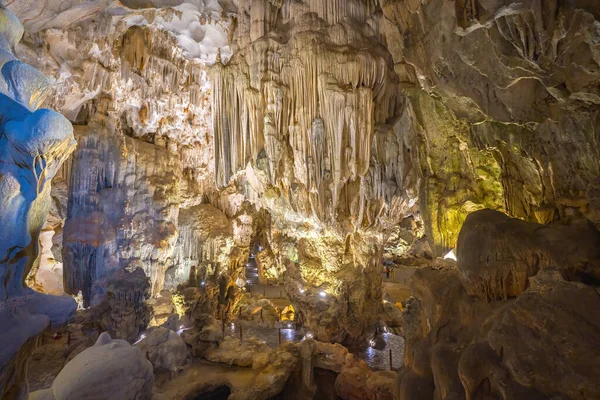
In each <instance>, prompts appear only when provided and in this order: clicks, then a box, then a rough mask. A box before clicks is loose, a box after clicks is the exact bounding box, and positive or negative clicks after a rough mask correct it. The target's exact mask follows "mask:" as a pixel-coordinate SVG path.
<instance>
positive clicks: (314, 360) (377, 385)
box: [300, 339, 396, 400]
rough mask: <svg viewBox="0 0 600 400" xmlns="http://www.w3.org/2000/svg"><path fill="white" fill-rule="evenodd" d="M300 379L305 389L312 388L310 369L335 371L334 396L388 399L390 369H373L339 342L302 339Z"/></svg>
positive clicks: (351, 399) (391, 383)
mask: <svg viewBox="0 0 600 400" xmlns="http://www.w3.org/2000/svg"><path fill="white" fill-rule="evenodd" d="M300 354H301V357H302V379H303V384H304V385H305V386H306V387H308V388H313V387H314V371H313V368H320V369H324V370H329V371H333V372H335V373H337V377H336V378H335V383H334V388H335V395H336V396H338V397H339V398H342V399H348V400H358V399H369V400H392V399H393V398H394V393H393V391H394V381H395V379H396V373H395V372H394V371H373V370H371V369H369V368H368V367H367V365H366V363H365V362H364V361H363V360H357V359H356V358H355V356H353V355H352V354H350V353H349V352H348V350H347V349H346V348H344V347H342V346H340V345H339V344H337V343H336V344H329V343H321V342H317V341H315V340H313V339H306V340H304V341H303V342H302V344H301V345H300Z"/></svg>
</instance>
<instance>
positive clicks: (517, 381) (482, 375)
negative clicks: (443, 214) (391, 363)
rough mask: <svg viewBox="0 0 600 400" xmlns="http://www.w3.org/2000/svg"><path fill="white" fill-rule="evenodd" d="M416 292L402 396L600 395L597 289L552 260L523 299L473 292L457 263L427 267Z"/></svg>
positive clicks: (516, 398)
mask: <svg viewBox="0 0 600 400" xmlns="http://www.w3.org/2000/svg"><path fill="white" fill-rule="evenodd" d="M413 293H414V296H415V297H414V299H413V300H411V301H410V302H409V303H408V304H407V308H406V311H405V312H404V321H405V326H404V331H405V340H406V341H405V343H406V349H405V360H404V362H405V366H404V367H403V369H402V370H401V371H400V373H399V374H398V386H397V389H396V398H397V399H398V400H409V399H415V398H419V399H432V398H443V399H461V398H467V399H477V398H501V399H511V400H521V399H523V400H525V399H528V400H532V399H540V400H541V399H547V398H549V397H552V396H555V397H552V398H557V399H559V398H560V399H562V398H570V399H580V400H584V399H592V398H597V397H598V396H599V391H600V385H599V384H598V382H600V379H599V376H598V371H597V368H595V367H594V366H593V365H592V364H593V363H594V361H593V360H595V359H597V358H598V357H600V353H599V350H598V349H599V348H600V347H599V344H600V324H599V323H598V321H599V320H600V297H599V296H598V290H597V288H595V287H592V286H589V285H586V284H583V283H580V282H568V281H566V280H564V278H563V273H562V271H561V270H559V269H558V268H545V269H543V270H541V271H540V272H538V273H537V275H535V276H534V277H531V278H529V279H528V285H527V289H526V290H525V291H524V292H523V293H521V294H520V295H519V296H518V297H517V298H516V299H508V300H499V301H491V302H488V301H487V300H486V301H482V300H481V299H479V298H477V297H474V296H470V295H469V293H468V292H467V290H466V288H465V287H464V286H463V282H461V279H460V278H459V273H458V271H457V270H449V269H442V270H436V269H433V268H424V269H421V270H419V271H418V272H417V273H415V275H414V282H413ZM482 396H483V397H482ZM486 396H487V397H486Z"/></svg>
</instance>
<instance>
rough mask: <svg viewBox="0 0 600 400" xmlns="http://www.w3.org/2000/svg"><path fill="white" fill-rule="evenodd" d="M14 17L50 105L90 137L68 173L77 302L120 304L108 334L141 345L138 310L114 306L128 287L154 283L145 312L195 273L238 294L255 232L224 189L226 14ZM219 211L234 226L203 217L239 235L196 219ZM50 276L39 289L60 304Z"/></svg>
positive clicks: (81, 5)
mask: <svg viewBox="0 0 600 400" xmlns="http://www.w3.org/2000/svg"><path fill="white" fill-rule="evenodd" d="M180 3H181V2H180ZM204 3H206V4H204ZM168 5H169V6H174V5H176V4H175V3H174V2H168ZM9 6H10V7H11V8H12V9H13V10H14V11H15V12H16V13H17V14H19V15H20V16H22V17H23V18H24V19H26V20H27V21H28V23H27V29H28V31H29V32H30V33H31V34H32V35H33V36H34V37H35V38H36V40H35V42H36V43H35V44H33V43H32V44H31V45H32V47H29V48H27V47H22V48H20V49H19V51H20V52H21V54H22V56H23V57H24V58H26V59H28V60H31V61H32V62H35V63H36V66H38V67H39V68H40V69H41V70H43V71H44V72H45V73H47V74H49V75H51V76H53V77H54V78H55V80H56V85H55V88H54V90H55V92H54V95H53V96H51V97H50V98H49V100H48V103H49V104H51V105H52V106H53V107H54V108H56V109H57V110H60V111H61V112H62V113H63V114H64V115H66V116H67V117H68V118H69V119H70V120H71V121H72V122H73V123H75V124H76V125H77V128H76V135H77V137H78V140H79V142H80V143H81V146H80V148H79V149H78V150H77V151H76V152H75V154H74V155H73V157H72V159H71V160H70V162H69V165H68V167H69V168H68V171H66V173H65V177H66V181H67V182H68V189H67V191H68V204H66V203H65V204H64V206H65V207H66V209H67V215H66V221H64V222H63V223H64V235H63V246H62V261H63V263H64V274H63V275H64V282H65V287H64V289H65V291H66V292H67V293H70V294H73V295H75V294H78V293H80V294H81V295H82V300H83V305H84V306H86V307H87V306H89V305H98V304H101V303H103V302H104V303H105V304H106V302H108V303H110V304H111V305H112V306H111V311H110V312H109V313H108V314H110V315H113V316H115V318H112V317H111V318H109V319H108V320H107V321H104V322H105V323H104V324H103V326H105V328H106V329H109V328H111V332H112V333H113V334H115V335H116V336H117V337H123V338H129V337H130V335H132V334H133V332H135V331H137V329H138V328H137V327H136V326H137V325H138V322H139V321H144V320H146V318H145V316H143V315H140V316H139V318H138V320H135V318H134V320H133V321H132V320H131V319H130V318H129V314H130V311H131V310H130V307H129V306H128V305H123V309H120V307H121V306H120V304H121V303H122V302H120V301H114V299H115V297H117V295H118V293H116V292H115V293H113V292H111V288H112V287H114V285H112V284H111V283H110V282H111V281H113V280H114V277H115V276H120V277H123V276H125V277H127V276H131V277H133V276H134V274H133V273H134V271H135V270H136V269H138V268H139V269H141V270H143V273H144V274H145V276H146V278H147V281H148V283H147V284H148V286H149V290H147V288H146V283H145V282H143V280H139V279H137V278H135V279H132V282H131V283H132V284H138V283H139V284H140V285H141V286H140V287H137V288H134V289H132V290H133V291H134V292H135V293H139V294H140V296H141V297H142V299H141V300H140V301H141V302H142V303H144V301H145V300H147V296H151V295H155V294H157V293H159V292H160V290H162V289H163V288H165V287H166V288H176V287H177V286H178V285H179V284H181V283H184V282H186V281H187V280H188V279H189V278H190V269H191V268H192V267H194V268H196V269H202V268H206V267H207V266H209V265H214V264H217V263H222V264H223V265H222V267H221V268H220V269H217V270H218V274H219V275H221V274H223V273H225V274H227V276H228V279H229V280H230V281H233V282H235V279H236V278H237V274H238V273H239V270H238V268H237V266H238V264H240V263H241V261H239V260H241V259H243V258H244V255H245V254H246V255H247V248H248V246H249V237H250V236H251V233H250V234H249V235H248V234H247V233H245V231H246V230H247V225H248V224H250V226H251V224H252V220H251V217H250V219H248V218H249V215H248V213H247V212H246V211H245V209H244V207H242V204H241V203H243V201H239V200H238V197H235V196H234V197H233V200H232V201H229V200H228V199H227V198H226V197H225V200H223V201H222V202H221V199H220V198H219V195H218V192H216V191H215V185H214V183H213V181H214V178H213V170H214V166H213V154H214V151H213V147H212V128H211V125H210V101H209V100H210V96H209V93H210V85H209V81H208V76H207V72H206V64H210V63H212V62H214V61H215V59H216V57H217V53H218V49H221V54H222V55H223V56H227V55H228V43H227V33H226V30H227V27H228V25H229V20H228V19H227V18H226V17H223V18H221V14H222V9H221V7H220V6H219V5H218V4H217V2H211V1H207V2H203V1H199V2H196V3H195V5H192V4H183V5H181V6H179V7H176V8H169V7H166V8H161V9H152V10H150V9H142V8H143V7H142V6H152V4H149V3H146V2H124V3H123V5H121V4H119V3H118V2H117V3H114V4H108V2H102V1H99V2H78V1H72V2H68V3H64V4H62V5H57V4H56V3H55V2H53V1H46V2H43V3H36V4H33V3H30V2H27V1H26V2H12V1H11V2H9ZM127 6H131V8H128V7H127ZM154 6H156V7H161V6H162V3H160V2H156V4H154ZM36 10H37V11H36ZM223 13H224V14H225V13H226V12H225V11H224V12H223ZM90 16H92V18H91V19H90ZM48 28H52V29H48ZM188 34H189V36H188ZM38 39H39V41H38ZM39 44H43V45H39ZM213 193H216V196H214V195H213ZM209 201H210V202H211V203H213V204H215V205H217V206H219V208H220V209H222V210H224V211H225V212H226V215H225V214H223V212H221V211H219V210H218V209H216V208H215V207H213V206H209V205H208V204H203V206H206V207H208V208H209V209H210V208H211V207H212V209H213V210H214V211H215V212H216V213H220V214H221V216H222V218H224V219H225V221H226V223H227V224H229V228H228V229H226V230H224V231H222V232H214V229H213V230H211V229H212V227H210V224H211V223H212V221H210V220H203V218H204V217H205V216H206V215H208V214H206V213H205V214H202V213H196V212H195V210H196V207H201V206H199V204H200V203H207V202H209ZM221 203H222V204H221ZM209 214H210V213H209ZM230 219H231V221H230ZM202 230H204V231H205V234H196V233H197V232H200V231H202ZM234 232H235V233H236V235H235V239H234V238H233V235H234ZM213 233H214V237H213V236H211V235H212V234H213ZM199 242H200V243H199ZM234 244H235V245H236V247H235V248H233V245H234ZM59 252H60V250H59ZM230 266H232V268H229V267H230ZM122 270H126V271H127V272H128V273H126V274H120V271H122ZM43 271H45V269H44V268H43V267H41V268H40V270H39V273H38V274H36V275H35V276H34V277H32V280H33V281H35V283H36V284H38V285H39V286H42V287H44V286H46V288H45V289H46V290H48V289H49V287H48V286H49V285H48V284H49V283H50V282H48V281H46V282H44V280H43V279H42V274H41V272H43ZM212 272H214V268H213V271H212ZM136 277H137V274H136ZM217 278H218V277H217ZM45 283H46V285H44V284H45ZM117 292H118V290H117ZM144 297H146V298H144ZM109 299H113V300H109ZM113 306H114V307H113ZM138 306H139V305H138V304H137V303H136V304H135V305H134V308H140V309H143V308H144V307H138ZM115 307H116V308H115ZM144 313H145V311H144ZM119 315H122V316H123V315H127V317H126V318H125V317H124V318H119V317H118V316H119ZM119 319H121V320H122V321H124V322H123V323H124V326H123V329H121V328H120V327H119V326H118V324H116V321H117V320H119ZM125 321H129V322H125ZM120 332H122V333H123V332H124V334H121V333H120Z"/></svg>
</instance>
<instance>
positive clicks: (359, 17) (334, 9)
mask: <svg viewBox="0 0 600 400" xmlns="http://www.w3.org/2000/svg"><path fill="white" fill-rule="evenodd" d="M378 6H379V3H378V1H376V0H305V1H304V2H298V1H293V0H287V1H284V2H283V3H282V7H281V13H282V17H283V20H284V21H290V20H293V19H294V18H295V17H297V16H298V15H302V14H306V13H315V14H317V15H318V16H319V17H320V18H322V19H323V20H325V22H326V23H327V24H328V25H334V24H337V23H340V22H342V21H344V19H346V18H350V19H353V20H355V21H357V22H359V23H364V22H366V20H367V19H368V18H369V16H370V15H371V14H372V13H373V12H374V11H375V10H376V9H377V7H378Z"/></svg>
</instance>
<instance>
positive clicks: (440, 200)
mask: <svg viewBox="0 0 600 400" xmlns="http://www.w3.org/2000/svg"><path fill="white" fill-rule="evenodd" d="M592 3H593V2H589V1H573V2H563V1H543V2H540V1H535V0H531V1H519V2H514V1H510V0H501V1H483V0H475V1H464V0H455V1H443V0H433V1H392V0H389V1H382V2H381V8H382V12H383V16H384V19H383V20H382V24H381V27H382V32H383V36H384V37H385V41H386V43H387V44H388V49H389V50H390V53H391V54H392V56H393V58H394V62H395V71H396V72H397V74H398V76H399V79H400V85H401V86H402V87H403V88H405V89H404V93H405V95H406V96H407V97H408V102H409V104H410V106H409V107H408V108H407V110H408V112H409V115H411V120H412V121H414V125H413V126H414V129H416V130H417V132H419V137H420V138H421V140H422V141H421V144H420V145H419V146H418V148H417V149H418V150H417V151H416V152H415V151H413V152H411V157H414V160H415V161H416V162H417V164H416V165H419V166H420V168H418V169H415V171H416V173H417V175H419V176H421V182H422V183H421V190H420V199H421V211H422V213H423V217H424V220H425V222H426V230H427V236H428V237H429V238H430V240H432V241H433V244H434V247H435V248H434V250H435V251H436V253H437V254H436V255H442V254H441V252H442V251H444V250H446V249H448V248H451V247H453V245H454V244H455V243H456V235H457V234H458V232H459V230H460V226H461V224H462V222H463V221H464V219H465V218H466V216H467V214H469V213H470V212H472V211H474V210H475V209H477V208H481V207H482V206H485V207H487V208H493V209H500V208H502V209H504V210H506V211H507V212H508V213H509V214H510V215H511V216H515V217H519V218H524V219H529V220H532V221H536V222H540V223H546V222H549V221H551V220H553V219H562V218H564V217H565V216H567V215H569V214H570V213H572V212H574V211H577V212H581V213H583V214H584V215H586V216H587V217H588V218H589V219H591V220H592V221H594V222H596V223H597V222H598V218H597V211H596V208H595V204H594V201H593V200H591V199H592V198H593V195H592V196H591V197H590V193H591V192H593V190H592V191H591V192H590V191H588V187H594V182H595V179H596V176H597V173H598V168H599V165H598V161H597V160H598V146H596V145H595V144H594V145H591V146H590V143H596V132H597V130H598V118H597V116H598V101H597V100H598V97H597V96H598V93H597V87H598V81H599V78H600V68H599V64H598V57H597V54H598V44H597V43H598V29H597V21H598V16H599V15H600V12H599V11H600V9H599V8H598V5H596V4H592ZM590 185H591V186H590ZM446 251H447V250H446Z"/></svg>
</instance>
